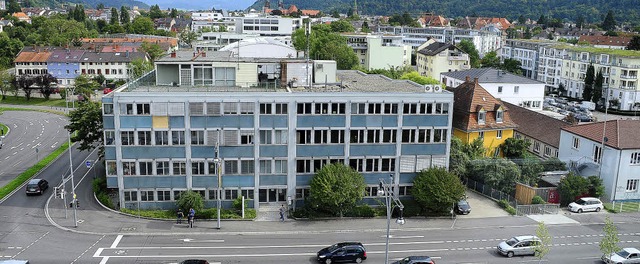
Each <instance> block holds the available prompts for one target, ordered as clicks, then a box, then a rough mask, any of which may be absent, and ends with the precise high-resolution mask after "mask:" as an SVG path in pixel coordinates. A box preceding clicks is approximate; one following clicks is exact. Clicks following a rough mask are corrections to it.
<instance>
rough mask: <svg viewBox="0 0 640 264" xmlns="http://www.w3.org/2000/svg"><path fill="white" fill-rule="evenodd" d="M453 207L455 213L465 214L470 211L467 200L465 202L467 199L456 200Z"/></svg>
mask: <svg viewBox="0 0 640 264" xmlns="http://www.w3.org/2000/svg"><path fill="white" fill-rule="evenodd" d="M455 207H456V208H455V209H456V213H457V214H462V215H466V214H469V213H471V205H469V202H467V200H460V201H458V202H457V203H456V206H455Z"/></svg>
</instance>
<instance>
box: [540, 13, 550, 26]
mask: <svg viewBox="0 0 640 264" xmlns="http://www.w3.org/2000/svg"><path fill="white" fill-rule="evenodd" d="M548 22H549V21H548V19H547V17H546V16H545V15H540V18H538V26H541V27H542V28H546V27H547V23H548Z"/></svg>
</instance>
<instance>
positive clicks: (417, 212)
mask: <svg viewBox="0 0 640 264" xmlns="http://www.w3.org/2000/svg"><path fill="white" fill-rule="evenodd" d="M402 204H403V205H404V212H402V213H403V216H406V217H411V216H423V213H422V206H420V204H418V202H416V200H402Z"/></svg>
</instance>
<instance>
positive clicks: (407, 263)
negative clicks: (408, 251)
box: [393, 256, 436, 264]
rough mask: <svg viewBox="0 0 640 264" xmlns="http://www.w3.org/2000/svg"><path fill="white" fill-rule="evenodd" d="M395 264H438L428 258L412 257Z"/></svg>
mask: <svg viewBox="0 0 640 264" xmlns="http://www.w3.org/2000/svg"><path fill="white" fill-rule="evenodd" d="M393 264H436V262H435V261H433V260H432V259H431V258H430V257H427V256H410V257H406V258H403V259H401V260H398V261H396V262H394V263H393Z"/></svg>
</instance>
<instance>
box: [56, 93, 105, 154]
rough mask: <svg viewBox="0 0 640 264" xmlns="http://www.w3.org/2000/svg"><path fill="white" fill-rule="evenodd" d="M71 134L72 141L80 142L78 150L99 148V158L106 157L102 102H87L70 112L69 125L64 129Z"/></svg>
mask: <svg viewBox="0 0 640 264" xmlns="http://www.w3.org/2000/svg"><path fill="white" fill-rule="evenodd" d="M64 128H65V129H67V130H69V132H71V135H72V136H71V140H72V141H73V142H80V146H79V147H78V149H80V150H93V149H95V148H96V147H98V148H99V156H101V157H102V156H103V155H104V145H103V144H102V140H103V138H104V132H103V126H102V109H101V104H100V102H93V101H85V102H83V103H80V104H79V105H78V107H77V108H76V109H75V110H72V111H70V112H69V124H68V125H66V126H65V127H64Z"/></svg>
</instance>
